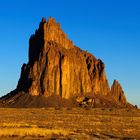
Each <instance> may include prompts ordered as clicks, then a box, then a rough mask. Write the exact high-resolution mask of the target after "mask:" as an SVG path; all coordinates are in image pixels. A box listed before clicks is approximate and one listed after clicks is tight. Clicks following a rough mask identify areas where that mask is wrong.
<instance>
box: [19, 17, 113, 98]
mask: <svg viewBox="0 0 140 140" xmlns="http://www.w3.org/2000/svg"><path fill="white" fill-rule="evenodd" d="M17 89H18V90H20V91H25V92H28V93H29V94H31V95H33V96H35V95H44V96H50V95H60V96H61V97H63V98H69V97H71V96H73V95H79V94H80V95H84V94H86V93H89V92H91V93H92V94H102V95H107V94H109V92H110V89H109V85H108V82H107V79H106V75H105V71H104V63H103V62H102V61H101V60H97V59H96V58H95V57H94V56H93V55H92V54H90V53H88V52H86V51H83V50H81V49H79V48H78V47H76V46H74V44H73V42H72V41H70V40H69V39H68V38H67V36H66V34H65V33H64V32H63V31H62V29H61V28H60V24H59V23H56V21H55V19H53V18H49V20H48V21H47V22H46V20H45V19H44V18H43V19H42V21H41V23H40V25H39V29H38V30H37V31H36V32H35V34H34V35H32V36H31V38H30V41H29V62H28V64H27V65H26V64H24V65H23V67H22V72H21V77H20V80H19V83H18V86H17Z"/></svg>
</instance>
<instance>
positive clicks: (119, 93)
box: [111, 80, 127, 106]
mask: <svg viewBox="0 0 140 140" xmlns="http://www.w3.org/2000/svg"><path fill="white" fill-rule="evenodd" d="M111 95H112V96H113V98H114V100H115V101H116V102H117V103H120V104H121V105H123V106H125V105H126V104H127V101H126V97H125V94H124V91H123V89H122V87H121V85H120V83H119V82H118V81H117V80H114V82H113V85H112V87H111Z"/></svg>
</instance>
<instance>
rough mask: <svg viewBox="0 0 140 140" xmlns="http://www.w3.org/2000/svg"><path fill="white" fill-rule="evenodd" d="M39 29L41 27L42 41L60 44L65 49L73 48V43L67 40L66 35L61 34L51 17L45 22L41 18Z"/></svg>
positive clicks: (57, 24)
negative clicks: (42, 32)
mask: <svg viewBox="0 0 140 140" xmlns="http://www.w3.org/2000/svg"><path fill="white" fill-rule="evenodd" d="M40 27H41V28H42V27H43V31H44V41H45V42H47V41H54V42H56V43H58V44H60V45H61V46H62V47H64V48H66V49H70V48H73V47H74V45H73V42H72V41H71V40H69V39H68V38H67V35H66V34H65V33H64V32H63V30H62V29H61V27H60V24H59V23H56V20H55V19H54V18H52V17H50V18H49V19H48V21H47V22H46V19H45V18H42V21H41V23H40Z"/></svg>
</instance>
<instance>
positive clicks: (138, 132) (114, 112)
mask: <svg viewBox="0 0 140 140" xmlns="http://www.w3.org/2000/svg"><path fill="white" fill-rule="evenodd" d="M3 139H4V140H8V139H9V140H13V139H14V140H17V139H35V140H40V139H41V140H46V139H49V140H51V139H52V140H55V139H58V140H59V139H66V140H67V139H68V140H77V139H78V140H104V139H105V140H110V139H111V140H119V139H121V140H131V139H132V140H140V110H138V109H137V110H136V109H133V110H130V109H103V108H102V109H101V108H100V109H99V108H97V109H82V108H40V109H39V108H38V109H35V108H19V109H15V108H1V109H0V140H3Z"/></svg>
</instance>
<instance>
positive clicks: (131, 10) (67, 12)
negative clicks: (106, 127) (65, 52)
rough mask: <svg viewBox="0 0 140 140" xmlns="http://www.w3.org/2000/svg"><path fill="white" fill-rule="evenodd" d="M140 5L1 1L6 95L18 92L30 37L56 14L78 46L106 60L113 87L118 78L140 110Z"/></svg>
mask: <svg viewBox="0 0 140 140" xmlns="http://www.w3.org/2000/svg"><path fill="white" fill-rule="evenodd" d="M139 7H140V1H139V0H59V1H58V0H53V1H51V0H12V1H11V0H4V1H0V96H2V95H4V94H6V93H7V92H9V91H11V90H12V89H14V88H16V85H17V82H18V79H19V76H20V71H21V66H22V64H23V63H27V61H28V41H29V37H30V35H31V34H33V33H34V31H35V29H37V28H38V25H39V22H40V21H41V18H42V17H46V18H48V17H49V16H52V17H54V18H56V20H57V21H58V22H60V23H61V27H62V29H63V30H64V31H65V32H66V33H67V35H68V37H69V38H70V39H71V40H73V42H74V43H75V45H77V46H79V47H80V48H82V49H84V50H88V51H89V52H91V53H92V54H94V55H95V56H96V57H97V58H100V59H102V60H103V61H104V63H105V65H106V74H107V78H108V80H109V84H110V85H111V84H112V82H113V80H114V79H117V80H118V81H119V82H120V83H121V85H122V87H123V89H124V91H125V93H126V96H127V99H128V101H130V102H131V103H133V104H138V105H139V106H140V62H139V60H140V8H139Z"/></svg>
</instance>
